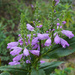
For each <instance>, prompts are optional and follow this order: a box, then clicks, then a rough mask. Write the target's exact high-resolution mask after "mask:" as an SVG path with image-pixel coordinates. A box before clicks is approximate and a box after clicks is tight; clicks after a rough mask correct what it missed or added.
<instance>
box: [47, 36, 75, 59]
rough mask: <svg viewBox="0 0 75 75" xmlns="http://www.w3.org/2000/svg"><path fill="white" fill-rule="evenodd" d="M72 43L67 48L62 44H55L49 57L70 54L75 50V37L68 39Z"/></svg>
mask: <svg viewBox="0 0 75 75" xmlns="http://www.w3.org/2000/svg"><path fill="white" fill-rule="evenodd" d="M66 40H67V41H68V43H69V44H70V46H69V47H67V48H62V47H61V46H60V45H55V46H54V48H53V51H52V52H50V53H49V54H48V56H47V57H48V58H60V57H64V56H67V55H70V54H72V53H74V52H75V37H74V38H72V39H66Z"/></svg>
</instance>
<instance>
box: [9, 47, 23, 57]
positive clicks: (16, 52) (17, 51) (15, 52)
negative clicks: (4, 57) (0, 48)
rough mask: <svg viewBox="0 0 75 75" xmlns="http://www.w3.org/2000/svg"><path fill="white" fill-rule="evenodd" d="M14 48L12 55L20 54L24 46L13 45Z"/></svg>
mask: <svg viewBox="0 0 75 75" xmlns="http://www.w3.org/2000/svg"><path fill="white" fill-rule="evenodd" d="M12 49H13V51H11V52H10V54H11V55H12V56H15V55H18V54H19V53H20V52H21V51H22V48H20V47H12Z"/></svg>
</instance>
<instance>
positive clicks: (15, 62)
mask: <svg viewBox="0 0 75 75" xmlns="http://www.w3.org/2000/svg"><path fill="white" fill-rule="evenodd" d="M19 64H20V62H17V61H13V62H9V65H11V66H13V65H19Z"/></svg>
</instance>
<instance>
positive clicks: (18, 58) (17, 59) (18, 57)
mask: <svg viewBox="0 0 75 75" xmlns="http://www.w3.org/2000/svg"><path fill="white" fill-rule="evenodd" d="M22 56H23V54H20V55H18V56H16V57H14V58H13V61H19V60H21V58H22Z"/></svg>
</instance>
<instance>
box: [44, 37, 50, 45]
mask: <svg viewBox="0 0 75 75" xmlns="http://www.w3.org/2000/svg"><path fill="white" fill-rule="evenodd" d="M50 45H51V39H50V38H48V39H47V40H46V42H45V46H50Z"/></svg>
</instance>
